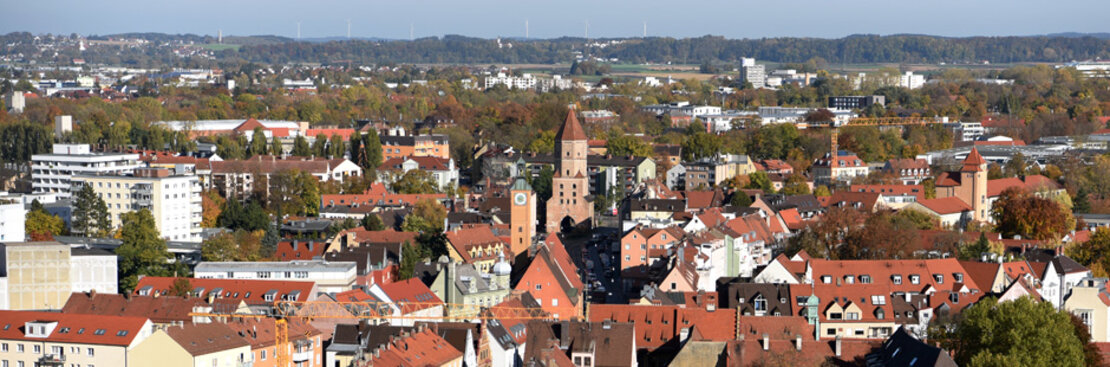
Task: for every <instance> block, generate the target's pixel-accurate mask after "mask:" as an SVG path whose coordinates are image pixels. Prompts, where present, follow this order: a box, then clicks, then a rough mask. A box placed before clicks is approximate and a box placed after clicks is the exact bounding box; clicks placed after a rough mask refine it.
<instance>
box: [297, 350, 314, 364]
mask: <svg viewBox="0 0 1110 367" xmlns="http://www.w3.org/2000/svg"><path fill="white" fill-rule="evenodd" d="M310 359H312V350H311V349H309V350H306V351H303V352H296V353H293V363H300V362H304V361H308V360H310Z"/></svg>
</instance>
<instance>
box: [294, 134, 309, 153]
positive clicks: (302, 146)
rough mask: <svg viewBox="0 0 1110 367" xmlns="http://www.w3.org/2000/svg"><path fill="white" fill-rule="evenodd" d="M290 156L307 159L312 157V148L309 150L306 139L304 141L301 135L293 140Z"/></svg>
mask: <svg viewBox="0 0 1110 367" xmlns="http://www.w3.org/2000/svg"><path fill="white" fill-rule="evenodd" d="M292 154H293V155H295V156H298V157H307V156H310V155H312V148H309V146H308V139H305V138H304V136H302V135H297V137H296V138H294V139H293V152H292Z"/></svg>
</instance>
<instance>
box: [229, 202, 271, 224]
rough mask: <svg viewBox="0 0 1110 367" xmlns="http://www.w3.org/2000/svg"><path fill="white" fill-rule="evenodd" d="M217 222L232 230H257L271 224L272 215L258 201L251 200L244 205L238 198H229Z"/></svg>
mask: <svg viewBox="0 0 1110 367" xmlns="http://www.w3.org/2000/svg"><path fill="white" fill-rule="evenodd" d="M217 222H218V223H219V224H220V226H221V227H225V228H229V229H231V230H237V229H244V230H247V231H256V230H260V229H262V230H264V229H266V228H268V227H269V226H270V216H269V214H266V211H265V210H263V209H262V205H260V204H258V202H256V201H251V202H249V203H247V205H246V206H244V205H243V204H240V203H239V201H238V200H228V201H227V202H226V203H225V204H224V210H223V211H222V212H220V216H219V217H218V219H217Z"/></svg>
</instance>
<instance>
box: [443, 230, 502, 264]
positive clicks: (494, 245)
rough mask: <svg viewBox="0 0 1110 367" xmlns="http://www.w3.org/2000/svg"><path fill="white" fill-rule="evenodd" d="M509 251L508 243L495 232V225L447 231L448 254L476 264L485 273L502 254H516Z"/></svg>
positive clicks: (461, 260) (453, 257) (455, 258)
mask: <svg viewBox="0 0 1110 367" xmlns="http://www.w3.org/2000/svg"><path fill="white" fill-rule="evenodd" d="M507 251H509V246H508V244H507V243H506V242H505V240H504V239H503V238H501V237H498V236H497V235H496V234H494V233H493V227H491V226H488V225H475V226H471V227H469V228H457V229H454V230H451V231H448V232H447V254H448V256H450V257H451V258H452V259H454V260H455V261H460V262H463V263H467V264H474V266H475V267H477V268H478V271H480V272H483V273H488V272H490V271H492V270H493V265H494V264H495V263H497V259H499V258H501V257H502V256H505V255H509V256H508V257H512V256H513V255H514V254H508V253H506V252H507Z"/></svg>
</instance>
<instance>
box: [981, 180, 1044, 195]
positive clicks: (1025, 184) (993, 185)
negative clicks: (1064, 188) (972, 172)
mask: <svg viewBox="0 0 1110 367" xmlns="http://www.w3.org/2000/svg"><path fill="white" fill-rule="evenodd" d="M1011 187H1018V188H1022V189H1024V190H1025V191H1028V192H1037V191H1040V190H1058V189H1060V184H1058V183H1056V182H1055V181H1052V179H1050V178H1048V177H1045V176H1041V175H1032V176H1025V177H1010V178H999V179H994V180H990V181H987V196H991V197H993V196H999V195H1002V192H1003V191H1006V189H1008V188H1011Z"/></svg>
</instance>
